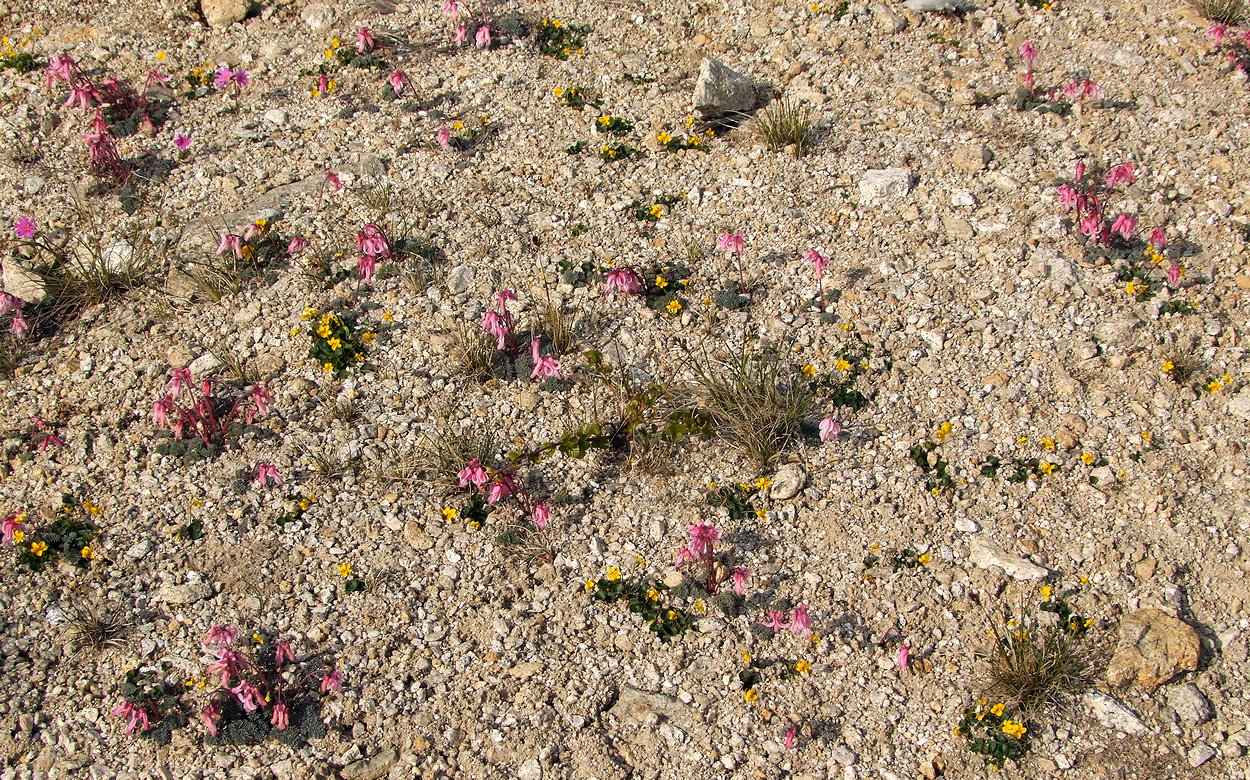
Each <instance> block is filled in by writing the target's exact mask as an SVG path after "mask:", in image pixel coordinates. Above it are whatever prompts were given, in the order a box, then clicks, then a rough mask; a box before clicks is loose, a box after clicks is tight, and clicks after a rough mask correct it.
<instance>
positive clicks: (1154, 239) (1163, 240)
mask: <svg viewBox="0 0 1250 780" xmlns="http://www.w3.org/2000/svg"><path fill="white" fill-rule="evenodd" d="M1150 245H1151V246H1153V247H1154V248H1155V251H1156V252H1162V251H1163V250H1165V249H1167V248H1168V234H1167V231H1165V230H1164V229H1163V228H1161V227H1157V228H1155V229H1154V230H1152V231H1150Z"/></svg>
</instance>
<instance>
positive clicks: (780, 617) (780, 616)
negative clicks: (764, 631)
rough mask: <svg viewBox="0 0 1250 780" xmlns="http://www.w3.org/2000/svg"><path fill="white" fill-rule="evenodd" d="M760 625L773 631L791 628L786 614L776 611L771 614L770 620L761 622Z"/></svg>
mask: <svg viewBox="0 0 1250 780" xmlns="http://www.w3.org/2000/svg"><path fill="white" fill-rule="evenodd" d="M760 625H761V626H763V627H764V628H771V629H772V630H773V631H784V630H785V629H787V628H789V627H790V624H789V623H788V622H786V615H785V613H784V612H775V611H773V612H769V613H768V620H763V621H760Z"/></svg>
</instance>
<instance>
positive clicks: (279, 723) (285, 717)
mask: <svg viewBox="0 0 1250 780" xmlns="http://www.w3.org/2000/svg"><path fill="white" fill-rule="evenodd" d="M269 725H271V726H273V727H274V728H276V729H277V730H278V731H286V729H287V726H290V725H291V710H290V708H289V707H287V706H286V705H285V704H275V705H273V717H271V718H270V719H269Z"/></svg>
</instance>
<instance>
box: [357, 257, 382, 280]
mask: <svg viewBox="0 0 1250 780" xmlns="http://www.w3.org/2000/svg"><path fill="white" fill-rule="evenodd" d="M377 267H378V259H377V258H376V257H374V256H373V255H361V256H360V257H358V258H356V275H357V276H359V277H360V278H361V279H364V280H365V284H372V283H373V272H374V269H376V268H377Z"/></svg>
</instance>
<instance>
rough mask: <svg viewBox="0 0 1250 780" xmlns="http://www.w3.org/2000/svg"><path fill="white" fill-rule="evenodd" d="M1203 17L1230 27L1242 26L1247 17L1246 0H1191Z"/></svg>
mask: <svg viewBox="0 0 1250 780" xmlns="http://www.w3.org/2000/svg"><path fill="white" fill-rule="evenodd" d="M1191 2H1192V3H1193V6H1194V9H1195V10H1197V11H1198V13H1200V14H1202V15H1203V17H1205V18H1207V19H1210V20H1211V21H1213V22H1218V23H1219V24H1227V25H1229V26H1230V27H1240V26H1241V23H1242V20H1244V19H1245V18H1246V1H1245V0H1191Z"/></svg>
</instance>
